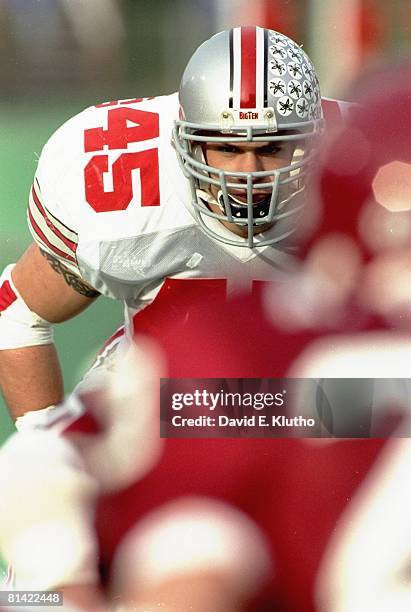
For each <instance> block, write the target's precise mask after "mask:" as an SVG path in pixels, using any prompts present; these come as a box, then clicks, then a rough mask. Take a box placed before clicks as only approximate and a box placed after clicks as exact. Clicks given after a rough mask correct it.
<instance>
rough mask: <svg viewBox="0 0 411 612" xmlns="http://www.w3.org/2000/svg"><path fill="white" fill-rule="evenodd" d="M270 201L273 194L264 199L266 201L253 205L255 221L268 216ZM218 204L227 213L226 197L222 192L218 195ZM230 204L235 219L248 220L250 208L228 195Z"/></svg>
mask: <svg viewBox="0 0 411 612" xmlns="http://www.w3.org/2000/svg"><path fill="white" fill-rule="evenodd" d="M270 201H271V194H270V195H268V196H267V197H266V198H264V200H262V201H261V202H256V203H255V204H253V217H254V219H259V218H262V217H265V216H266V215H268V211H269V210H270ZM217 202H218V205H219V206H220V208H221V210H222V211H223V212H224V213H225V203H224V195H223V192H222V191H221V190H220V191H219V192H218V194H217ZM228 203H229V206H230V209H231V214H232V215H233V217H235V218H236V219H247V217H248V207H247V205H246V204H245V203H244V202H242V201H241V200H239V199H237V198H236V197H234V196H233V195H231V194H228Z"/></svg>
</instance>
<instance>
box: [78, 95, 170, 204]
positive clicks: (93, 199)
mask: <svg viewBox="0 0 411 612" xmlns="http://www.w3.org/2000/svg"><path fill="white" fill-rule="evenodd" d="M139 101H141V99H135V100H124V101H121V100H120V101H117V102H106V103H103V104H100V105H98V108H106V107H107V128H106V129H105V128H104V127H94V128H90V129H86V130H84V151H85V152H86V153H93V152H96V153H97V154H96V155H93V156H92V157H91V159H90V160H89V162H88V164H87V165H86V167H85V169H84V183H85V198H86V201H87V203H88V204H89V205H90V206H91V208H92V209H93V210H94V211H95V212H97V213H103V212H113V211H121V210H126V209H127V207H128V206H129V204H130V202H131V201H132V200H133V199H134V198H135V199H137V201H140V202H141V206H159V205H160V181H159V161H158V146H157V143H156V144H155V146H153V147H150V148H147V149H144V150H143V151H127V149H128V147H129V145H130V144H132V143H140V142H143V141H151V140H154V139H156V138H158V136H159V133H160V128H159V115H158V113H153V112H150V111H147V110H142V109H139V108H134V107H132V106H129V105H130V104H132V103H135V102H139ZM125 104H127V105H125ZM107 149H108V150H109V151H118V152H119V154H118V156H117V158H116V159H115V161H114V162H113V163H112V164H111V168H110V164H109V156H108V154H107V153H104V151H105V150H107ZM133 170H138V171H139V173H140V193H139V194H138V193H133V183H132V172H133ZM105 173H110V174H111V178H112V183H113V188H112V189H111V190H109V189H106V188H105V185H104V174H105Z"/></svg>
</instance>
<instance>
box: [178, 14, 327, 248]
mask: <svg viewBox="0 0 411 612" xmlns="http://www.w3.org/2000/svg"><path fill="white" fill-rule="evenodd" d="M179 99H180V119H179V120H178V121H176V122H175V127H174V131H173V142H174V146H175V148H176V151H177V155H178V157H179V160H180V163H181V166H182V168H183V171H184V173H185V175H186V177H187V178H188V179H189V180H190V184H191V190H192V199H193V201H192V203H193V206H194V211H195V215H196V218H197V219H198V222H199V223H200V225H201V226H202V228H203V230H204V231H205V232H206V233H207V234H209V235H211V236H213V237H214V238H216V239H218V240H221V241H223V242H225V243H228V244H233V245H241V246H248V247H257V246H258V247H260V246H265V245H267V244H274V243H278V242H280V241H282V240H284V239H286V238H288V236H289V235H290V234H291V233H293V232H294V231H295V229H296V226H297V221H296V218H295V215H296V214H297V213H298V211H300V210H301V208H302V198H300V197H298V196H299V195H300V194H301V193H302V192H303V190H304V189H305V186H306V178H307V174H308V168H309V164H310V162H312V160H313V158H314V153H315V149H316V145H317V143H318V137H319V135H320V134H321V132H322V126H323V119H322V110H321V94H320V88H319V83H318V78H317V75H316V72H315V69H314V67H313V65H312V63H311V61H310V59H309V58H308V57H307V55H306V54H305V52H304V51H303V50H302V49H301V47H299V46H298V45H297V44H296V43H295V42H294V41H293V40H291V39H290V38H288V37H287V36H284V35H283V34H280V33H278V32H275V31H273V30H266V29H264V28H260V27H256V26H247V27H238V28H233V29H231V30H227V31H224V32H220V33H218V34H216V35H214V36H213V37H212V38H210V39H209V40H207V41H206V42H204V43H203V44H202V45H201V46H200V47H199V48H198V49H197V50H196V51H195V53H194V54H193V56H192V57H191V59H190V61H189V62H188V65H187V67H186V69H185V71H184V74H183V77H182V80H181V85H180V90H179ZM276 141H280V142H281V141H282V142H285V141H286V142H291V143H292V149H291V150H292V156H291V160H290V163H288V165H286V166H283V167H280V168H276V169H272V170H258V171H252V172H233V171H231V172H230V171H227V170H225V169H223V168H216V167H212V166H210V165H208V163H207V159H206V155H205V154H204V145H205V143H206V142H208V143H210V142H212V143H224V142H229V143H231V145H236V144H237V143H249V142H263V143H265V142H267V143H271V142H276ZM212 185H215V186H216V187H217V188H218V192H217V193H216V195H215V198H214V199H213V202H214V203H217V204H218V207H217V211H218V212H215V210H216V207H215V206H214V207H213V209H214V211H213V210H211V208H210V201H211V199H212V198H211V196H210V188H211V186H212ZM256 189H258V193H259V197H258V198H255V197H254V199H255V200H256V201H253V192H255V191H256ZM213 191H214V193H215V192H216V191H217V190H216V189H215V188H214V190H213ZM262 192H263V193H264V194H266V197H265V198H264V199H263V200H261V193H262ZM239 193H244V194H245V195H244V196H243V197H237V196H236V194H239ZM210 218H211V221H210ZM213 219H214V220H215V219H217V220H218V221H225V222H228V223H234V224H237V225H239V226H242V228H243V230H242V233H243V234H246V235H247V239H246V240H244V238H243V239H240V238H238V239H236V237H235V234H233V238H232V239H231V238H229V237H227V232H225V233H224V232H223V233H221V232H220V231H218V229H217V230H216V229H215V228H216V226H217V225H218V226H220V224H216V222H215V221H213ZM244 226H246V228H247V230H246V231H245V230H244ZM261 226H264V228H262V227H261ZM213 227H214V229H213ZM270 227H271V228H272V229H273V231H271V230H270V231H268V232H266V231H265V229H266V228H270ZM262 230H264V231H263V233H261V234H260V235H259V236H258V238H256V237H257V234H259V233H260V232H261V231H262Z"/></svg>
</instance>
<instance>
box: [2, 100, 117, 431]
mask: <svg viewBox="0 0 411 612" xmlns="http://www.w3.org/2000/svg"><path fill="white" fill-rule="evenodd" d="M88 103H89V102H87V101H86V102H72V103H70V104H62V103H51V104H50V103H48V104H47V106H45V105H44V103H42V104H40V103H37V104H30V105H27V106H26V105H22V106H18V107H11V106H6V105H1V106H0V134H1V147H0V168H1V181H0V196H1V204H0V270H3V269H4V267H5V266H6V265H7V264H8V263H11V262H13V261H16V259H17V258H18V257H19V256H20V254H21V253H22V252H23V251H24V249H25V248H26V247H27V246H28V245H29V244H30V242H31V236H30V234H29V231H28V228H27V223H26V206H27V197H28V193H29V189H30V186H31V181H32V178H33V175H34V172H35V169H36V164H37V159H38V156H39V155H40V152H41V148H42V146H43V144H44V142H45V141H46V140H47V138H48V137H49V136H50V135H51V133H52V132H53V131H54V130H55V129H56V128H57V127H58V126H59V125H61V124H62V123H63V122H64V121H65V120H66V119H68V118H69V117H70V116H71V115H73V114H75V113H76V112H78V111H80V110H81V109H82V108H83V107H84V106H87V105H88ZM121 320H122V309H121V305H120V304H118V303H116V302H114V301H112V300H109V299H106V298H104V297H101V298H99V300H97V302H96V303H95V304H94V305H93V306H92V307H91V308H90V309H89V310H87V311H86V312H84V313H83V314H81V315H80V316H79V317H77V318H76V319H75V320H73V321H69V322H66V323H64V324H62V325H59V326H56V332H55V338H56V344H57V347H58V350H59V354H60V358H61V363H62V367H63V372H64V374H65V385H66V392H69V391H70V389H72V387H73V385H74V384H75V382H76V381H77V380H78V379H79V378H80V376H81V374H82V372H84V371H85V370H86V369H87V366H88V364H90V362H91V361H92V360H93V357H94V355H95V353H96V351H97V350H98V349H99V347H100V346H101V344H102V343H104V341H105V340H106V339H107V337H108V336H109V335H110V334H111V333H112V331H113V330H114V329H115V328H116V327H117V326H118V325H119V324H120V322H121ZM11 431H12V424H11V421H10V419H9V417H8V414H7V411H6V409H5V406H4V402H3V401H2V399H1V398H0V443H1V442H2V441H4V440H5V439H6V437H7V436H8V435H9V433H10V432H11Z"/></svg>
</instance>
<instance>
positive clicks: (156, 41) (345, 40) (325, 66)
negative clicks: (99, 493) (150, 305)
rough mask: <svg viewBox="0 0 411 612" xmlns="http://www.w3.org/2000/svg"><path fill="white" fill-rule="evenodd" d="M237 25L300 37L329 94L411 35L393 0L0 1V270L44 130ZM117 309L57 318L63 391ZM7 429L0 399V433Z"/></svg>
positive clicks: (397, 51) (122, 94) (165, 83)
mask: <svg viewBox="0 0 411 612" xmlns="http://www.w3.org/2000/svg"><path fill="white" fill-rule="evenodd" d="M244 24H257V25H261V26H265V27H269V28H272V29H276V30H279V31H281V32H283V33H284V34H287V35H289V36H291V37H292V38H294V39H295V40H296V41H298V42H299V43H300V44H303V46H304V49H305V50H306V51H307V52H308V54H309V55H310V56H311V58H312V60H313V61H314V64H315V65H316V66H317V70H318V73H319V76H320V81H321V83H322V91H323V95H325V96H331V97H334V96H335V97H342V98H344V92H345V91H346V90H347V89H348V87H349V86H350V85H352V84H355V83H357V84H359V85H360V84H361V82H362V80H363V79H366V77H367V74H370V73H371V74H372V73H373V72H374V71H375V70H377V69H378V68H379V67H380V66H381V64H384V63H385V62H387V61H397V60H398V62H400V63H401V62H402V61H403V59H404V58H405V57H406V56H407V54H408V52H409V47H410V43H411V27H410V24H411V5H410V4H409V3H408V2H403V1H401V0H391V2H384V1H383V0H344V2H341V1H340V0H253V2H250V1H249V0H156V1H155V2H153V1H152V0H151V1H150V0H0V50H1V52H0V72H1V74H2V87H1V92H2V93H1V98H0V134H1V143H2V146H1V148H0V174H1V181H0V198H1V204H0V269H3V268H4V266H5V265H6V264H7V263H10V262H13V261H15V260H16V258H18V257H19V256H20V254H21V253H22V252H23V250H24V249H25V247H26V246H27V245H28V244H29V243H30V241H31V240H30V236H29V232H28V230H27V226H26V219H25V216H26V203H27V194H28V191H29V188H30V185H31V180H32V177H33V174H34V172H35V168H36V163H37V160H38V157H39V155H40V152H41V148H42V146H43V144H44V142H45V141H46V140H47V138H48V137H49V136H50V135H51V133H52V132H53V131H54V130H55V129H56V128H57V127H58V126H59V125H61V124H62V123H63V122H64V121H65V120H66V119H68V118H69V117H70V116H71V115H73V114H75V113H76V112H79V111H80V110H82V109H83V108H84V107H85V106H88V105H90V104H96V103H98V102H101V101H105V100H116V99H125V98H130V97H136V96H150V95H156V94H157V95H158V94H163V93H171V92H172V91H175V90H176V89H177V88H178V83H179V78H180V75H181V73H182V70H183V68H184V66H185V64H186V62H187V60H188V59H189V57H190V55H191V54H192V52H193V50H194V49H195V48H196V47H197V46H198V45H199V44H200V43H201V42H202V41H203V40H205V39H206V38H208V37H209V36H210V35H211V34H212V33H213V32H216V31H219V30H222V29H225V28H227V27H230V26H234V25H244ZM382 86H383V84H382ZM121 318H122V312H121V307H120V306H119V305H118V304H115V303H113V302H111V301H110V300H108V299H105V298H100V300H99V301H98V303H97V304H96V305H95V306H94V307H93V308H92V309H91V310H90V312H86V313H84V314H83V315H81V316H80V317H79V318H78V319H76V320H75V321H74V322H69V323H66V324H64V325H63V326H61V327H59V328H58V329H57V333H56V341H57V344H58V347H59V351H60V356H61V360H62V364H63V370H64V372H65V378H66V389H67V391H69V390H70V389H71V388H72V387H73V384H74V382H75V381H76V380H78V378H79V377H80V376H81V373H82V372H83V371H84V370H85V369H86V368H87V366H88V364H89V363H90V362H91V361H92V359H93V357H94V355H95V352H96V351H97V350H98V348H99V347H100V346H101V344H102V343H103V342H104V340H105V339H106V338H107V337H108V336H109V335H110V334H111V333H112V331H113V330H114V329H115V328H116V326H117V325H118V324H119V323H120V322H121ZM0 402H1V400H0ZM10 431H11V423H10V421H9V419H8V417H7V415H6V411H5V408H4V404H1V403H0V441H2V440H3V439H4V438H5V437H6V436H7V435H8V433H9V432H10Z"/></svg>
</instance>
